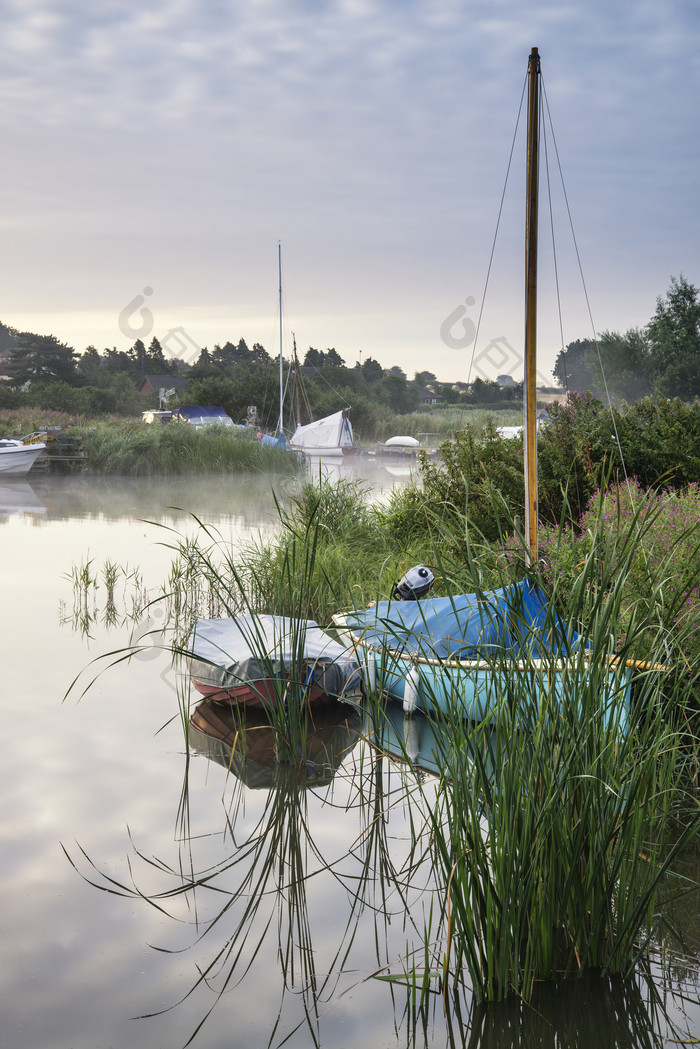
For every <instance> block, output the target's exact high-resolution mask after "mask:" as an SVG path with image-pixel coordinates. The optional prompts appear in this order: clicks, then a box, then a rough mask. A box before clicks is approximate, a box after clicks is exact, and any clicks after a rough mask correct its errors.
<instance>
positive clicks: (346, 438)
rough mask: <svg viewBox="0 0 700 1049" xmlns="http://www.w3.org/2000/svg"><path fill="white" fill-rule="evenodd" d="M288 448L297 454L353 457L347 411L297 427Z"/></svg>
mask: <svg viewBox="0 0 700 1049" xmlns="http://www.w3.org/2000/svg"><path fill="white" fill-rule="evenodd" d="M289 447H290V448H293V449H294V451H297V452H306V453H307V454H308V455H317V456H322V457H324V458H325V457H327V456H333V457H335V456H339V455H354V454H355V452H356V451H357V449H356V448H355V442H354V439H353V435H352V423H351V422H350V419H349V417H348V409H347V408H344V409H343V410H342V411H339V412H335V413H334V414H333V415H327V416H326V417H325V418H323V419H317V420H316V421H315V422H312V423H307V424H306V425H305V426H297V428H296V430H295V432H294V434H293V435H292V437H291V438H290V440H289Z"/></svg>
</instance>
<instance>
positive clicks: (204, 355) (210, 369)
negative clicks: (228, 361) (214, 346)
mask: <svg viewBox="0 0 700 1049" xmlns="http://www.w3.org/2000/svg"><path fill="white" fill-rule="evenodd" d="M215 374H216V365H215V364H214V361H213V360H212V356H211V354H210V352H209V350H208V349H207V348H206V346H204V347H202V349H201V350H200V352H199V357H198V358H197V360H196V361H195V362H194V364H193V365H192V367H191V369H190V375H191V376H192V378H194V379H205V378H206V377H207V376H209V375H215Z"/></svg>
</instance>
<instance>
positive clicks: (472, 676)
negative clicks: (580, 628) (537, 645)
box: [353, 638, 632, 732]
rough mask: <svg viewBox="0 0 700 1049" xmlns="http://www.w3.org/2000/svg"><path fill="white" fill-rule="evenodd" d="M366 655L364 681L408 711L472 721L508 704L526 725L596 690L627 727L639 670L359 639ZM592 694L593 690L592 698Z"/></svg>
mask: <svg viewBox="0 0 700 1049" xmlns="http://www.w3.org/2000/svg"><path fill="white" fill-rule="evenodd" d="M353 641H354V643H355V644H357V645H358V655H359V654H360V651H362V652H363V654H364V676H365V685H366V688H367V690H368V691H369V692H375V693H385V694H386V695H388V696H390V697H391V698H392V699H395V700H397V701H398V702H400V703H401V704H403V709H404V712H405V713H407V714H410V713H413V712H414V711H416V710H420V711H423V712H424V713H428V714H440V715H444V716H452V717H454V716H456V717H460V718H462V719H463V720H466V721H474V722H494V721H495V720H496V719H497V718H498V717H499V716H500V713H501V712H503V711H504V709H506V708H507V710H508V711H509V712H514V713H515V717H516V720H517V721H519V722H520V723H521V724H522V725H524V724H526V723H532V724H534V723H535V722H536V721H537V720H538V719H539V718H540V717H541V716H543V715H546V714H547V713H549V714H550V715H553V716H559V715H560V714H561V713H562V712H563V711H564V710H565V709H567V708H569V709H573V710H575V711H577V712H578V713H580V712H581V711H582V710H583V707H584V705H585V704H586V703H587V700H586V699H584V696H586V694H587V693H590V691H591V690H593V692H594V696H595V707H596V709H597V710H598V711H599V713H600V716H602V717H603V719H604V722H605V724H606V726H607V727H609V728H615V729H616V730H617V729H619V730H620V731H623V732H624V731H625V728H626V725H627V720H628V710H629V698H630V681H631V675H632V671H631V670H630V669H629V668H626V667H611V668H609V669H607V668H596V667H594V666H593V665H592V663H591V662H590V661H589V660H587V659H586V657H585V656H584V655H583V654H580V655H578V656H575V657H572V658H571V659H564V660H561V659H559V660H551V659H541V660H532V661H528V662H522V661H519V660H515V659H498V660H494V661H493V662H492V663H488V662H485V661H481V660H462V661H458V660H446V661H437V660H436V661H434V662H432V661H428V660H416V659H415V658H411V657H409V656H403V655H401V654H398V653H395V652H387V651H383V652H379V651H374V650H372V649H371V648H370V647H369V646H366V645H363V644H362V642H361V641H359V640H358V639H357V638H353ZM589 698H590V697H589Z"/></svg>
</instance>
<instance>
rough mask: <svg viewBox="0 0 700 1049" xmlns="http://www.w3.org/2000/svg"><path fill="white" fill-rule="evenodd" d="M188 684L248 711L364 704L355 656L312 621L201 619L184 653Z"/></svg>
mask: <svg viewBox="0 0 700 1049" xmlns="http://www.w3.org/2000/svg"><path fill="white" fill-rule="evenodd" d="M188 656H189V671H190V677H191V679H192V684H193V685H194V687H195V689H196V690H197V691H198V692H199V693H200V694H201V695H203V696H207V697H208V698H210V699H214V700H218V701H219V702H225V703H226V702H228V703H243V704H246V705H247V706H252V707H271V706H272V707H274V706H277V705H278V704H283V705H286V704H288V703H298V704H302V703H303V704H307V703H316V702H318V701H320V700H322V699H324V698H325V697H327V696H329V695H330V696H334V697H335V698H336V699H338V700H341V701H343V702H346V703H351V704H358V703H359V702H360V701H361V699H362V676H361V668H360V664H359V661H358V659H357V657H356V656H355V654H354V652H353V651H352V650H351V649H349V648H347V647H345V646H344V645H341V644H340V643H339V642H338V641H335V640H334V639H333V638H332V637H330V635H329V634H327V633H326V632H325V631H324V630H322V629H321V627H319V626H318V624H317V623H314V622H313V621H312V620H297V619H288V618H286V617H284V616H272V615H259V616H257V615H256V616H254V615H241V616H236V617H235V618H231V619H200V620H198V621H197V624H196V626H195V629H194V633H193V637H192V642H191V647H190V650H189V653H188Z"/></svg>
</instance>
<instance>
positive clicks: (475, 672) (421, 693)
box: [333, 580, 631, 728]
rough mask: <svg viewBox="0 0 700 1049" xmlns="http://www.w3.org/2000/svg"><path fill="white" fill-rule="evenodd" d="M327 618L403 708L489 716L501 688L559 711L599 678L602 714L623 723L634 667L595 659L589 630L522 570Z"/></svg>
mask: <svg viewBox="0 0 700 1049" xmlns="http://www.w3.org/2000/svg"><path fill="white" fill-rule="evenodd" d="M333 622H334V624H335V625H336V627H337V628H338V631H339V632H340V633H341V635H343V636H345V637H346V638H347V640H348V643H349V644H352V645H353V646H354V647H355V649H356V651H357V652H358V654H359V655H360V658H361V660H362V663H363V666H364V668H365V670H364V673H365V677H366V679H367V682H368V685H369V687H370V689H371V690H372V691H376V692H385V693H387V694H388V695H389V696H390V697H392V698H393V699H397V700H399V701H400V702H401V703H403V708H404V711H405V712H406V713H411V712H413V711H414V710H423V711H426V712H432V713H436V712H437V713H442V714H455V713H456V714H457V715H458V716H461V717H463V718H464V719H467V720H471V721H490V720H492V719H493V717H494V716H495V713H496V711H497V710H498V709H499V705H500V704H501V703H502V702H503V698H504V696H510V698H511V699H513V700H517V703H518V704H521V705H522V704H534V707H535V709H537V708H538V707H539V706H540V705H542V704H545V705H546V706H548V708H549V709H550V710H552V711H555V712H556V710H557V708H558V707H562V706H563V705H565V704H567V703H568V702H569V701H570V699H571V696H572V695H573V693H574V692H575V690H576V689H579V690H580V689H581V688H586V687H593V688H596V687H597V688H598V689H599V691H600V703H601V709H602V711H603V716H604V717H605V719H606V721H608V722H610V723H612V722H613V721H617V723H618V724H619V726H620V727H621V728H624V725H625V724H626V720H627V714H626V706H627V701H628V698H629V682H630V678H631V669H630V668H629V667H627V666H625V665H620V666H618V665H614V664H608V665H607V666H602V665H600V666H599V667H598V666H596V667H594V666H593V665H592V662H591V660H590V659H589V656H588V652H587V643H586V641H585V639H583V638H581V637H580V636H579V635H578V633H577V632H576V631H575V630H573V629H572V628H571V627H570V626H569V625H568V624H565V623H564V622H563V620H562V619H561V618H560V617H559V616H558V615H557V614H556V612H554V610H553V609H552V608H551V606H550V605H549V604H548V603H547V600H546V597H545V594H544V593H543V591H542V590H541V589H540V588H539V587H538V586H536V585H535V584H533V583H531V582H529V581H527V580H523V581H522V582H520V583H514V584H512V585H511V586H507V587H502V588H500V589H498V590H492V591H484V592H482V593H478V594H477V593H471V594H458V595H456V596H450V597H440V598H426V597H424V598H421V599H420V600H400V601H392V602H389V601H380V602H378V603H377V604H376V605H374V606H373V607H371V608H368V609H361V610H359V611H356V612H351V613H348V614H345V615H335V616H333ZM620 700H623V701H624V702H622V703H621V702H620Z"/></svg>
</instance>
